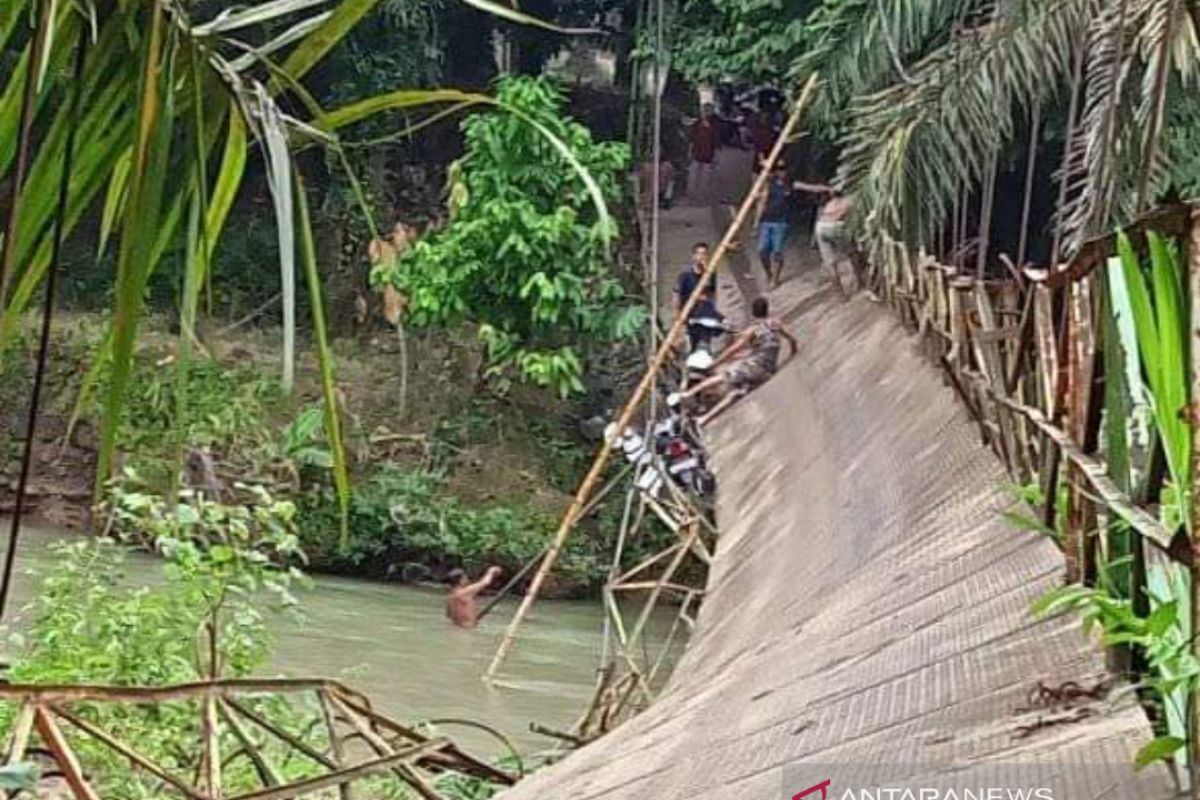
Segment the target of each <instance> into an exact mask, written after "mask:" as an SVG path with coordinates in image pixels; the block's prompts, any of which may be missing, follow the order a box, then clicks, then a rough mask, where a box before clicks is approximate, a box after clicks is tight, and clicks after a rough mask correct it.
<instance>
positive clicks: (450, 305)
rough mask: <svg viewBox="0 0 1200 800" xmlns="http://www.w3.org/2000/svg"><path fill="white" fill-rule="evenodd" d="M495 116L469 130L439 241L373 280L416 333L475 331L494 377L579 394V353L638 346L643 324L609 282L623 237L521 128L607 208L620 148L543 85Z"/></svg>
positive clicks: (507, 90) (523, 84)
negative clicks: (515, 377) (593, 345)
mask: <svg viewBox="0 0 1200 800" xmlns="http://www.w3.org/2000/svg"><path fill="white" fill-rule="evenodd" d="M497 99H498V100H499V102H500V103H502V104H504V105H506V106H508V107H511V108H512V109H515V110H516V111H517V112H518V113H517V114H510V113H501V112H488V113H480V114H476V115H473V116H472V117H470V118H469V119H468V120H467V121H466V122H465V123H464V124H463V132H464V135H465V140H466V147H467V153H466V155H465V156H464V157H463V159H462V161H461V162H460V163H459V165H458V168H457V169H456V170H454V171H453V177H452V182H451V185H450V187H449V203H450V206H451V208H450V210H451V214H452V220H451V223H450V225H449V226H448V227H447V228H446V229H445V230H443V231H440V232H437V233H435V234H433V235H432V236H429V237H427V238H425V239H424V240H422V241H420V242H419V243H418V244H417V245H416V246H415V247H414V248H413V249H412V250H411V251H410V252H409V253H407V254H405V255H404V256H402V257H401V258H400V259H399V260H398V261H397V262H396V263H395V264H386V265H383V266H382V267H381V268H380V269H378V270H377V271H376V274H375V281H376V283H382V282H390V283H392V284H393V285H394V286H396V288H398V289H399V290H400V291H401V292H403V293H404V294H405V295H406V296H407V297H408V313H409V315H410V318H411V320H412V322H413V323H414V324H416V325H418V326H423V325H425V326H427V325H442V324H447V323H452V322H457V321H461V320H470V321H472V322H475V323H478V325H479V329H480V336H481V338H482V339H483V341H484V343H485V345H486V348H487V352H488V356H489V365H490V367H491V369H492V371H493V373H500V372H502V371H504V370H507V369H509V368H515V369H516V370H517V371H518V372H519V374H520V375H521V376H522V377H523V378H525V379H527V380H530V381H532V382H534V383H536V384H537V385H539V386H548V387H553V388H554V389H556V390H557V391H559V392H560V393H561V394H563V395H566V394H568V393H570V392H573V391H581V390H582V388H583V385H582V383H581V380H580V379H581V376H582V373H583V363H582V360H581V357H580V351H581V346H582V345H584V344H586V343H588V342H606V341H614V340H618V339H621V338H624V337H628V336H630V335H632V334H633V333H634V332H635V331H636V330H637V329H638V327H639V326H640V325H641V324H642V321H643V319H644V315H643V313H642V312H641V311H640V310H639V309H637V308H635V307H631V306H630V305H629V303H628V301H627V299H626V298H625V293H624V290H623V289H622V286H621V284H620V282H619V281H618V280H617V279H616V278H615V277H614V276H613V274H612V273H611V270H610V266H609V263H610V257H611V247H612V244H613V241H614V240H615V238H616V237H617V234H618V231H617V230H616V228H615V226H614V225H613V224H612V222H611V220H609V219H607V218H606V217H605V216H603V215H601V214H599V213H598V210H597V209H596V208H595V207H594V202H593V197H592V195H591V193H590V191H589V187H588V185H587V182H586V181H585V179H584V178H583V177H582V176H581V175H580V174H579V173H578V171H577V170H575V169H574V168H573V165H572V164H571V163H570V161H569V160H568V158H567V157H566V156H565V155H564V154H563V153H562V152H561V151H560V150H559V149H558V148H557V147H555V146H554V145H553V144H552V143H551V142H549V141H547V140H546V138H545V137H544V136H541V135H539V133H538V131H537V130H536V129H535V128H534V127H532V126H531V125H530V124H529V123H528V122H527V121H526V120H527V119H528V120H532V121H533V122H534V123H536V124H537V125H539V126H542V127H545V128H547V129H549V130H550V131H551V132H553V133H554V135H555V136H556V137H557V138H558V139H560V140H561V141H563V142H565V143H567V145H568V147H569V148H570V152H571V154H572V155H573V157H574V158H575V159H577V160H578V162H579V163H580V164H582V165H583V167H584V168H585V169H586V170H587V171H588V172H589V173H590V174H591V175H592V176H593V178H594V180H595V183H596V185H598V187H599V189H600V191H601V193H602V194H603V196H604V198H605V200H606V201H608V202H610V203H612V202H616V201H617V200H618V198H619V197H620V194H621V191H620V185H619V183H618V175H619V174H620V173H621V172H622V171H623V170H624V169H625V167H626V166H627V164H628V154H627V152H626V149H625V147H624V146H623V145H620V144H615V143H608V142H595V141H593V140H592V136H591V133H590V132H589V131H588V129H587V128H585V127H584V126H582V125H580V124H578V123H576V122H574V121H572V120H570V119H569V118H567V117H565V116H564V115H563V113H562V105H563V98H562V95H561V94H560V93H559V91H558V90H557V89H556V88H555V87H554V86H553V85H552V84H551V83H549V82H548V81H546V80H532V79H508V80H504V81H501V83H500V85H499V88H498V92H497Z"/></svg>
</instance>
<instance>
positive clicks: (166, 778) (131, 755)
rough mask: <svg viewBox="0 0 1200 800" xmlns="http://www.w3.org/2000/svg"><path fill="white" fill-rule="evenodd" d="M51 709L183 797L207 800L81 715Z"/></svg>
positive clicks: (185, 783) (59, 709) (181, 780)
mask: <svg viewBox="0 0 1200 800" xmlns="http://www.w3.org/2000/svg"><path fill="white" fill-rule="evenodd" d="M51 710H52V711H53V712H54V714H55V716H57V717H60V718H61V719H63V720H65V721H66V722H68V723H70V724H71V725H72V726H74V727H75V728H78V729H79V730H80V731H82V732H83V733H84V734H86V735H88V736H91V737H92V738H93V739H95V740H96V741H98V742H100V743H101V744H103V745H104V746H105V747H107V748H109V749H110V750H115V751H116V752H118V753H120V754H121V755H122V756H124V757H125V758H127V759H129V762H130V763H131V764H133V765H134V766H137V767H141V768H142V769H144V770H146V772H149V773H150V774H151V775H153V776H154V777H156V778H158V779H159V780H160V781H162V782H163V783H164V784H166V785H167V786H170V787H172V788H173V789H175V790H176V791H177V792H179V793H180V794H182V795H183V796H184V797H187V798H191V800H208V796H207V795H205V794H204V793H202V792H198V791H196V790H195V789H193V788H192V787H191V786H189V785H188V784H187V782H186V781H185V780H184V779H183V778H180V777H179V776H177V775H173V774H172V773H170V772H168V771H167V770H166V769H164V768H163V767H161V766H159V765H158V764H155V763H154V762H153V761H151V760H150V759H149V758H147V757H146V756H143V755H142V754H140V753H138V752H137V751H136V750H134V749H133V748H132V747H130V746H129V745H127V744H125V743H124V742H122V741H120V740H119V739H116V738H114V737H113V736H110V735H109V734H107V733H105V732H104V731H103V730H101V729H100V728H99V727H97V726H96V725H93V724H91V723H90V722H88V721H87V720H85V719H83V718H82V717H77V716H75V715H74V714H72V713H70V712H69V711H67V710H66V709H63V708H56V707H51Z"/></svg>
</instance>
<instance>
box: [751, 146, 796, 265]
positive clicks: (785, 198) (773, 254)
mask: <svg viewBox="0 0 1200 800" xmlns="http://www.w3.org/2000/svg"><path fill="white" fill-rule="evenodd" d="M792 192H793V187H792V184H791V183H790V182H789V181H788V179H787V167H786V166H785V165H784V164H783V163H781V162H778V161H776V162H775V167H774V169H772V170H771V177H769V178H768V179H767V183H766V185H765V186H764V187H763V190H762V193H761V194H760V195H759V196H758V208H757V210H756V212H755V215H754V227H756V228H758V255H759V258H760V259H762V265H763V269H764V270H765V271H766V273H767V280H768V281H769V282H770V284H771V287H772V288H774V287H776V286H778V285H779V281H780V278H782V276H783V246H784V243H785V242H786V241H787V232H788V209H789V206H790V201H791V198H792Z"/></svg>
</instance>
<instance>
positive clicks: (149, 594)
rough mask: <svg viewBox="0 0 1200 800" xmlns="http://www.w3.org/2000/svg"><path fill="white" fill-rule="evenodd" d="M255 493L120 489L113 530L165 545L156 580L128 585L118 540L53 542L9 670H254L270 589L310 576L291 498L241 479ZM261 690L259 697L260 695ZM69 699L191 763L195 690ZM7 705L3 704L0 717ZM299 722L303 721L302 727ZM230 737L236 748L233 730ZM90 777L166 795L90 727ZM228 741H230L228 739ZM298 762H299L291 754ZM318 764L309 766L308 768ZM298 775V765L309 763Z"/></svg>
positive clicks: (148, 750) (280, 714) (41, 673)
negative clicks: (216, 495) (235, 498)
mask: <svg viewBox="0 0 1200 800" xmlns="http://www.w3.org/2000/svg"><path fill="white" fill-rule="evenodd" d="M245 491H246V492H247V495H246V497H247V502H246V503H244V504H243V503H233V504H230V505H225V504H220V503H215V502H212V501H210V500H206V499H204V498H203V497H200V496H187V497H185V498H184V499H183V501H182V502H181V503H180V504H178V505H177V506H168V505H166V504H165V503H163V501H162V500H161V499H159V498H157V497H155V496H151V495H144V494H141V493H138V492H136V491H126V490H124V489H120V488H118V489H116V490H115V491H114V493H113V495H112V501H111V502H112V504H113V506H114V509H115V520H116V524H115V527H114V532H117V533H122V534H123V533H125V532H131V533H135V534H136V540H137V541H140V542H142V543H143V544H145V545H148V546H152V547H154V548H155V549H157V550H158V551H159V552H160V553H161V554H162V556H163V571H162V581H161V583H155V584H153V585H149V586H136V585H131V584H130V583H129V582H128V581H126V580H125V579H124V577H123V575H122V563H123V561H124V558H125V556H124V549H123V548H122V547H121V546H120V545H119V544H118V543H117V542H115V541H114V540H111V539H95V540H87V541H79V542H75V543H71V544H63V545H59V546H58V549H57V553H56V555H57V564H56V566H55V567H54V569H53V571H52V572H51V573H50V574H49V575H48V576H46V578H45V580H44V582H43V584H42V587H41V591H40V592H39V593H38V595H37V597H36V599H35V600H34V602H33V604H32V606H31V607H30V608H29V609H27V610H26V612H25V613H26V615H27V617H28V619H27V623H26V625H25V626H24V629H23V632H22V633H21V634H19V635H14V636H13V637H12V641H11V642H10V646H11V652H12V656H13V658H12V666H11V668H10V672H9V678H10V679H11V680H13V681H16V682H19V683H54V684H63V683H85V684H87V683H91V684H109V685H117V686H135V685H136V686H162V685H169V684H177V683H186V682H190V681H196V680H200V679H203V678H205V677H207V676H210V675H220V676H225V677H232V676H241V675H247V674H249V673H250V672H251V671H253V670H255V669H257V668H260V667H262V666H263V665H264V664H265V663H266V658H267V655H268V652H269V642H270V638H269V636H268V634H267V631H266V626H265V617H264V609H266V608H268V607H271V606H272V605H273V604H272V603H270V602H264V601H265V600H266V598H267V597H274V598H275V599H276V600H277V601H278V602H277V603H276V604H274V605H276V606H277V607H288V606H291V605H293V604H294V601H293V599H292V596H291V594H290V591H289V587H290V585H291V583H292V582H293V581H294V580H296V579H297V578H300V577H302V576H301V573H299V572H298V571H297V570H296V568H295V565H296V564H297V563H299V559H300V558H301V556H302V554H301V553H300V551H299V548H298V540H297V538H296V536H295V533H294V530H293V521H292V520H293V514H294V508H293V507H292V505H291V504H290V503H287V502H282V501H276V500H274V499H273V498H272V497H271V496H270V495H268V494H267V493H266V492H265V491H264V490H262V489H259V488H252V487H246V488H245ZM256 702H258V701H256ZM259 709H260V710H261V711H262V712H263V713H266V714H268V715H269V716H270V717H272V718H274V719H276V720H278V721H280V722H285V723H286V724H289V725H290V724H293V723H296V722H298V721H299V720H301V719H302V718H303V717H304V716H306V715H307V714H308V713H311V712H305V710H304V709H303V708H300V707H296V708H293V707H291V706H290V705H289V704H287V703H284V702H283V701H269V700H264V701H261V702H259ZM72 711H73V712H74V713H76V714H78V715H80V716H81V717H83V718H85V719H87V720H88V721H90V722H92V723H93V724H96V725H98V726H99V727H101V728H102V729H104V730H106V731H108V732H109V733H110V734H112V735H113V736H115V737H116V738H118V739H120V740H122V741H125V742H131V743H136V745H137V747H138V748H139V750H140V751H141V752H142V753H144V754H146V755H148V756H149V757H151V758H153V759H155V760H156V761H158V762H159V763H160V764H163V765H165V766H167V767H168V768H171V769H177V770H179V771H181V772H185V773H186V772H187V771H188V770H194V769H196V767H197V759H198V758H199V753H200V748H199V747H198V746H197V742H198V741H199V738H200V730H201V714H200V709H199V707H198V705H197V704H196V703H194V702H184V701H181V702H174V703H163V704H159V705H158V706H156V707H144V706H135V705H128V704H100V703H96V704H91V703H88V704H75V705H74V706H72ZM11 713H12V709H11V708H7V709H5V710H4V715H3V718H2V721H3V725H4V727H6V728H7V726H8V725H9V724H11V721H12V718H11ZM296 730H302V728H300V727H297V728H296ZM226 735H227V736H230V741H229V742H227V743H226V745H225V746H226V747H228V748H230V751H231V750H232V749H233V748H234V747H236V744H235V742H234V740H233V739H232V735H231V734H229V733H228V732H226ZM75 746H76V747H77V748H78V751H79V753H80V755H81V756H82V757H83V760H84V762H85V763H86V764H87V766H88V769H89V772H90V777H91V780H92V782H93V785H94V786H95V787H96V788H97V790H98V791H99V792H100V794H101V795H102V796H104V797H113V798H144V797H154V796H158V795H157V794H156V793H157V792H158V791H160V789H159V786H158V784H157V782H156V781H155V780H154V779H152V778H150V777H149V776H147V775H146V774H145V773H142V772H138V771H132V770H129V769H128V765H127V763H126V762H125V760H124V759H121V758H120V757H118V756H117V755H116V754H115V753H114V752H112V751H111V750H108V749H106V748H103V747H100V746H98V745H97V744H96V743H95V742H94V741H93V740H90V739H86V738H80V739H78V740H76V741H75ZM227 752H228V751H227ZM227 767H228V769H227V770H226V772H225V776H224V778H225V781H226V782H227V785H229V786H234V787H236V786H242V787H244V788H250V787H252V786H257V785H258V784H257V783H256V781H255V777H256V776H255V775H254V773H253V768H252V766H251V765H250V764H248V763H246V762H245V761H242V762H241V763H238V762H234V761H231V762H230V763H229V764H228V765H227ZM296 768H297V769H299V770H303V769H305V767H304V765H302V764H297V765H296ZM308 769H309V770H310V771H311V766H309V767H308ZM301 774H303V773H301Z"/></svg>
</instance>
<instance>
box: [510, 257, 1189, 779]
mask: <svg viewBox="0 0 1200 800" xmlns="http://www.w3.org/2000/svg"><path fill="white" fill-rule="evenodd" d="M681 260H682V259H680V262H681ZM680 262H677V263H680ZM797 286H805V284H804V282H803V281H800V282H793V284H792V288H791V291H790V294H791V296H792V298H793V300H794V299H795V297H796V296H797V292H798V290H797V289H796V287H797ZM814 290H815V284H808V291H810V292H812V291H814ZM799 293H800V294H801V295H802V294H803V291H802V290H801V291H800V292H799ZM797 305H798V304H796V303H794V302H793V303H792V307H793V309H794V310H793V312H792V313H791V314H787V317H788V318H789V320H790V321H791V322H792V326H793V329H794V331H795V332H796V334H797V336H798V337H799V339H800V340H801V341H802V342H803V344H804V348H803V350H802V352H801V354H800V357H799V358H797V359H796V360H795V361H794V362H792V363H791V364H789V365H788V366H787V367H786V368H785V369H784V370H782V371H781V372H780V373H779V374H778V375H777V376H776V377H775V378H774V379H773V380H772V381H771V382H770V383H769V384H767V385H766V386H765V387H763V388H762V389H760V390H759V391H757V392H756V393H755V394H754V395H753V396H752V397H751V398H749V399H748V400H747V401H744V402H743V403H741V404H739V406H737V407H735V408H734V409H733V410H732V411H731V412H730V413H729V414H728V415H727V416H726V417H724V418H723V419H721V420H719V421H718V422H716V423H715V424H714V425H713V427H712V430H711V431H710V434H709V443H710V447H711V449H712V451H713V458H714V460H715V463H716V466H717V469H718V473H719V480H720V483H721V494H720V506H719V512H718V516H719V522H720V528H721V531H722V535H721V539H720V542H719V545H718V550H717V556H716V561H715V563H714V565H713V570H712V572H711V574H710V579H709V588H708V595H707V598H706V600H705V603H704V606H703V608H702V611H701V614H700V617H699V620H698V625H697V628H696V631H695V633H694V635H693V637H692V640H691V642H690V644H689V649H688V651H687V653H686V655H685V656H684V658H683V660H682V661H681V663H680V664H679V666H678V667H677V669H676V672H675V674H674V676H673V678H672V680H671V682H670V684H669V686H668V687H667V689H666V690H665V691H664V692H663V694H662V696H661V697H660V698H659V699H658V701H657V702H656V703H655V705H654V706H652V707H651V708H650V709H649V710H648V711H646V712H645V713H643V714H642V715H641V716H639V717H637V718H635V719H634V720H632V721H631V722H629V723H627V724H625V725H624V726H623V727H621V728H619V729H618V730H616V731H615V732H613V733H611V734H609V735H608V736H606V737H605V738H603V739H601V740H599V741H597V742H595V743H593V744H591V745H589V746H587V747H585V748H583V749H581V750H580V751H578V752H576V753H574V754H572V755H571V756H570V757H569V758H567V759H565V760H564V761H563V762H562V763H560V764H558V765H556V766H555V767H553V768H550V769H548V770H545V771H543V772H542V773H539V774H537V775H535V776H533V777H532V778H530V779H528V780H527V781H525V782H523V783H521V784H520V785H518V786H517V787H516V788H515V789H514V790H512V791H511V792H509V793H507V794H505V795H504V797H505V798H512V799H513V800H518V799H520V798H555V799H557V798H572V800H587V799H588V798H601V797H603V798H668V799H669V798H685V797H686V798H703V799H704V800H716V799H717V798H739V800H745V799H747V798H749V799H751V800H758V799H759V798H762V799H763V800H766V799H767V798H778V797H785V796H786V797H790V796H791V793H790V791H795V792H798V791H800V790H802V789H804V788H806V786H807V784H805V785H804V786H795V787H788V786H787V785H785V771H784V767H785V766H786V765H788V764H792V763H795V762H809V763H870V764H893V765H912V766H911V769H913V770H916V769H918V767H917V766H916V765H935V767H934V768H935V769H938V770H943V771H950V770H953V769H958V768H961V767H962V766H963V765H969V764H978V763H981V762H1006V763H1012V762H1033V761H1037V762H1056V763H1073V764H1087V765H1112V766H1113V767H1114V769H1119V770H1121V771H1124V770H1125V769H1126V768H1127V766H1128V765H1130V764H1131V763H1132V757H1133V753H1134V752H1136V750H1137V748H1138V747H1139V746H1140V745H1141V744H1144V743H1145V742H1146V741H1148V739H1149V738H1150V736H1151V733H1150V728H1149V725H1148V723H1147V720H1146V717H1145V714H1144V713H1143V711H1142V710H1141V709H1140V708H1139V707H1138V706H1137V704H1136V702H1135V701H1134V700H1133V699H1132V696H1131V695H1130V694H1129V693H1110V694H1109V695H1108V696H1107V697H1106V698H1104V699H1100V700H1094V701H1093V700H1089V701H1087V702H1086V703H1084V704H1082V705H1081V704H1072V705H1071V706H1070V707H1055V706H1054V704H1050V705H1036V704H1031V702H1030V701H1031V694H1033V693H1036V690H1037V688H1038V687H1039V685H1043V686H1047V687H1056V686H1060V685H1062V684H1064V683H1065V682H1068V681H1074V682H1077V683H1078V684H1079V685H1080V686H1082V687H1092V686H1095V685H1097V684H1098V683H1101V682H1104V681H1106V679H1107V676H1106V675H1105V672H1104V663H1103V657H1102V655H1101V654H1100V653H1099V652H1098V651H1097V650H1096V649H1095V648H1094V646H1093V645H1092V644H1090V643H1089V642H1088V641H1086V640H1085V639H1084V638H1083V636H1082V635H1081V631H1080V626H1079V623H1078V621H1077V619H1075V618H1073V617H1060V618H1054V619H1049V620H1037V619H1035V618H1034V617H1033V615H1032V614H1031V612H1030V605H1031V603H1032V602H1033V601H1034V600H1035V599H1036V598H1037V597H1039V596H1040V595H1042V594H1043V593H1045V592H1046V591H1047V590H1049V589H1051V588H1053V587H1055V586H1058V585H1061V583H1062V580H1063V559H1062V554H1061V552H1060V551H1059V550H1058V549H1057V547H1056V546H1055V545H1054V544H1053V543H1052V542H1051V541H1049V540H1048V539H1045V538H1043V537H1041V536H1038V535H1036V534H1031V533H1020V532H1017V531H1016V530H1014V529H1013V528H1012V527H1011V526H1010V525H1009V524H1008V523H1006V522H1005V521H1004V520H1003V519H1002V518H1001V516H1000V515H999V513H998V512H999V511H1000V510H1001V509H1002V508H1004V507H1006V506H1008V505H1010V504H1011V502H1012V499H1011V494H1010V493H1009V492H1008V491H1007V490H1006V488H1005V486H1006V482H1007V478H1006V475H1005V474H1004V472H1003V471H1002V469H1001V467H1000V465H999V463H998V462H997V461H996V460H995V458H994V456H993V455H992V454H991V453H990V452H989V451H987V450H986V449H985V448H984V447H982V446H981V445H980V442H979V438H978V429H977V428H976V427H975V426H974V424H973V423H972V422H971V421H970V420H969V419H968V418H967V415H966V413H965V412H964V411H963V409H962V408H961V407H960V405H959V403H958V400H957V398H956V397H955V395H954V394H953V392H952V390H951V389H949V388H947V387H945V386H944V385H943V383H942V380H941V378H940V376H939V374H938V372H937V370H936V369H935V368H934V367H933V366H932V365H931V364H929V363H928V362H926V361H925V360H923V359H922V358H921V357H920V356H919V355H918V354H917V353H916V352H915V348H914V347H913V344H912V342H911V340H909V339H907V338H906V334H905V333H904V331H903V330H902V329H901V327H900V326H899V325H898V324H897V323H896V322H895V321H894V319H893V318H892V317H891V316H890V314H889V313H888V312H887V311H886V310H885V309H884V308H882V307H879V306H877V305H873V304H872V303H870V302H869V301H868V300H866V299H865V298H864V297H862V296H861V295H860V296H858V297H856V298H854V299H852V300H851V301H850V302H848V303H841V302H838V301H836V300H835V299H834V298H833V297H832V296H830V297H829V299H827V300H816V301H815V302H814V300H813V297H812V296H811V295H810V296H809V297H808V298H802V304H801V305H799V307H797ZM779 311H781V312H784V313H785V314H786V312H787V309H779ZM1118 698H1119V699H1118ZM924 768H926V769H927V768H928V767H927V766H926V767H924ZM897 769H900V770H903V769H904V767H903V766H898V767H897ZM1129 770H1130V771H1132V769H1131V767H1130V768H1129ZM1142 780H1143V781H1148V784H1146V785H1144V786H1143V794H1142V796H1165V795H1166V794H1168V793H1169V784H1168V781H1167V779H1166V773H1165V770H1160V771H1158V772H1157V773H1156V772H1154V771H1148V772H1146V773H1142ZM1082 783H1087V782H1086V781H1084V782H1082ZM1071 788H1072V791H1071V796H1072V798H1075V797H1097V796H1100V795H1101V794H1103V793H1104V791H1105V788H1106V787H1103V786H1099V787H1096V786H1084V785H1082V784H1081V783H1080V782H1079V781H1077V782H1076V785H1073V786H1072V787H1071ZM789 789H790V791H789ZM1147 790H1148V793H1147Z"/></svg>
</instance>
